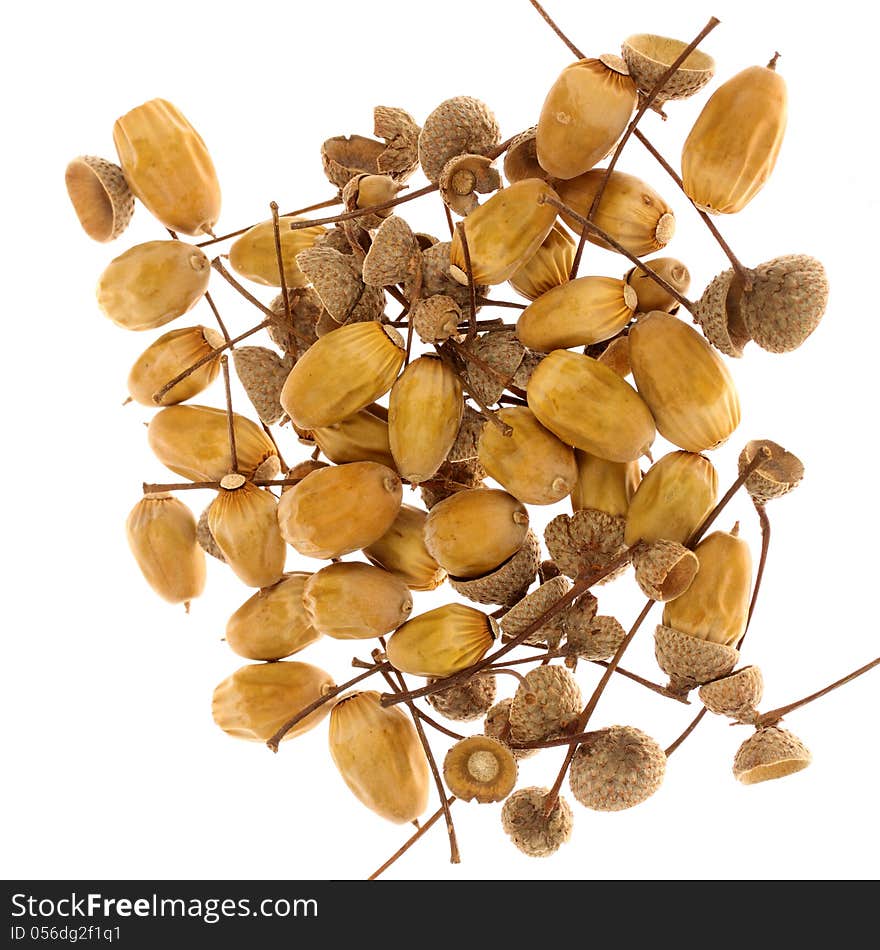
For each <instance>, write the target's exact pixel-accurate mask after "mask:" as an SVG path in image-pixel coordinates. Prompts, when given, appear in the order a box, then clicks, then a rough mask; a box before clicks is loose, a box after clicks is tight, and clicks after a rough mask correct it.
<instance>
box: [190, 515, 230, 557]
mask: <svg viewBox="0 0 880 950" xmlns="http://www.w3.org/2000/svg"><path fill="white" fill-rule="evenodd" d="M213 504H214V502H213V501H211V503H210V504H209V505H206V506H205V509H204V510H203V511H202V513H201V514H200V515H199V520H198V524H197V525H196V541H198V542H199V547H200V548H201V549H202V550H203V551H204V552H205V554H210V555H211V557H213V558H216V559H217V560H218V561H222V562H223V563H224V564H225V563H226V558H225V557H224V556H223V552H222V551H221V550H220V548H219V547H217V542H216V541H215V540H214V535H213V534H211V526H210V525H209V524H208V512H209V511H210V510H211V505H213Z"/></svg>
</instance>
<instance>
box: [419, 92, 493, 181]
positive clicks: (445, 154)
mask: <svg viewBox="0 0 880 950" xmlns="http://www.w3.org/2000/svg"><path fill="white" fill-rule="evenodd" d="M500 141H501V130H500V128H499V127H498V122H497V120H496V119H495V116H494V115H493V114H492V111H491V110H490V109H489V107H488V106H487V105H486V104H485V103H484V102H480V100H479V99H474V98H472V97H471V96H455V97H454V98H453V99H447V100H445V101H444V102H441V103H440V105H439V106H437V108H436V109H435V110H434V111H433V112H432V113H431V114H430V115H429V116H428V118H427V119H425V125H424V127H423V128H422V131H421V133H420V134H419V161H420V162H421V165H422V171H423V172H424V173H425V175H426V177H427V178H428V180H429V181H431V182H433V183H434V184H435V185H436V184H437V183H438V182H439V180H440V175H441V173H442V172H443V166H444V165H445V164H446V163H447V162H448V161H449V159H450V158H453V157H454V156H456V155H464V154H472V155H485V154H486V153H487V152H489V151H491V150H492V149H493V148H495V146H496V145H498V143H499V142H500Z"/></svg>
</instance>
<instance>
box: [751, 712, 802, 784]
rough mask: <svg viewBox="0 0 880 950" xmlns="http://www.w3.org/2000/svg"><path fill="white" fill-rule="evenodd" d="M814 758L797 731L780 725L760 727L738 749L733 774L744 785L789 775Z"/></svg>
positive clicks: (798, 770)
mask: <svg viewBox="0 0 880 950" xmlns="http://www.w3.org/2000/svg"><path fill="white" fill-rule="evenodd" d="M812 760H813V757H812V755H811V754H810V751H809V749H807V747H806V746H805V745H804V744H803V742H801V740H800V739H798V737H797V736H796V735H794V734H793V733H791V732H788V731H787V730H785V729H780V728H778V727H777V726H769V727H767V728H764V729H758V731H757V732H755V734H754V735H752V736H750V737H749V738H748V739H746V741H745V742H744V743H743V744H742V745H741V746H740V747H739V749H738V750H737V753H736V756H735V757H734V760H733V774H734V775H735V776H736V777H737V778H738V779H739V780H740V782H742V783H743V785H754V784H756V783H757V782H766V781H767V780H768V779H774V778H785V776H786V775H793V774H794V773H795V772H800V771H801V770H802V769H805V768H806V767H807V766H808V765H809V764H810V762H811V761H812Z"/></svg>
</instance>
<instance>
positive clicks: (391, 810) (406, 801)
mask: <svg viewBox="0 0 880 950" xmlns="http://www.w3.org/2000/svg"><path fill="white" fill-rule="evenodd" d="M329 739H330V755H331V757H332V758H333V762H334V764H335V765H336V768H337V769H339V774H340V775H341V776H342V778H343V780H344V781H345V784H346V785H347V786H348V787H349V788H350V789H351V791H352V792H353V793H354V795H355V796H356V797H357V799H358V800H359V801H360V802H361V803H362V804H364V805H366V806H367V808H369V809H370V810H371V811H374V812H375V813H376V814H377V815H381V817H382V818H385V819H387V820H388V821H393V822H394V823H395V824H398V825H402V824H405V823H406V822H408V821H415V819H416V818H418V817H419V815H421V814H422V812H424V810H425V809H426V808H427V807H428V790H429V788H430V783H431V774H430V771H429V768H428V760H427V759H426V758H425V753H424V750H423V749H422V744H421V742H420V741H419V736H418V733H417V732H416V730H415V727H414V726H413V724H412V722H411V721H410V719H409V717H408V716H407V715H406V713H404V712H403V711H402V710H401V709H399V708H398V707H397V706H383V705H382V704H381V703H380V702H379V693H377V692H375V691H374V690H369V691H367V692H362V693H351V694H349V695H348V696H343V697H342V699H340V700H339V701H338V702H337V703H336V705H334V707H333V710H332V711H331V713H330V730H329Z"/></svg>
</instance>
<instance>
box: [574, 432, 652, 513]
mask: <svg viewBox="0 0 880 950" xmlns="http://www.w3.org/2000/svg"><path fill="white" fill-rule="evenodd" d="M574 459H575V463H576V464H577V481H576V482H575V484H574V487H573V488H572V490H571V509H572V511H582V510H583V509H585V508H595V509H596V510H597V511H604V512H605V513H606V514H609V515H614V516H615V517H620V518H622V517H625V516H626V513H627V511H628V510H629V503H630V499H631V498H632V497H633V495H634V494H635V492H636V489H637V488H638V487H639V483H640V482H641V480H642V473H641V469H640V468H639V463H638V461H637V460H634V461H632V462H609V461H608V460H607V459H603V458H599V456H597V455H590V453H589V452H584V451H582V450H581V449H575V453H574Z"/></svg>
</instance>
